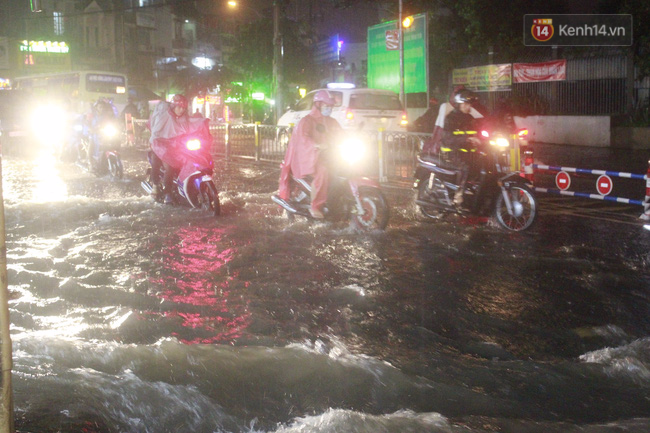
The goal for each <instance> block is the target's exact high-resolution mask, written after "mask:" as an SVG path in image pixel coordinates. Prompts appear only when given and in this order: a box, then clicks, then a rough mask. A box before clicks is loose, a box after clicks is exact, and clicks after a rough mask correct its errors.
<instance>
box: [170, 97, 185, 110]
mask: <svg viewBox="0 0 650 433" xmlns="http://www.w3.org/2000/svg"><path fill="white" fill-rule="evenodd" d="M171 105H172V110H173V109H174V108H176V107H183V108H185V109H186V110H187V105H188V104H187V98H186V97H185V96H183V95H174V97H173V98H172V102H171Z"/></svg>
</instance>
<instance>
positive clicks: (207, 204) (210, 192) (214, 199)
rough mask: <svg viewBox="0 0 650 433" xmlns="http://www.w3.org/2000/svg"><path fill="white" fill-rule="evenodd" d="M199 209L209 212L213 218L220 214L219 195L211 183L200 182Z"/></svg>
mask: <svg viewBox="0 0 650 433" xmlns="http://www.w3.org/2000/svg"><path fill="white" fill-rule="evenodd" d="M200 188H201V194H200V200H201V208H202V209H204V210H206V211H210V212H212V213H213V214H214V216H215V217H218V216H219V214H221V203H220V202H219V193H218V192H217V188H216V187H215V186H214V184H213V183H212V182H201V186H200Z"/></svg>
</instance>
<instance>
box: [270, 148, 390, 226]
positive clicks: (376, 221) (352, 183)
mask: <svg viewBox="0 0 650 433" xmlns="http://www.w3.org/2000/svg"><path fill="white" fill-rule="evenodd" d="M366 151H367V146H366V145H365V143H364V142H363V140H361V139H360V138H359V137H356V136H353V137H351V138H348V139H347V140H344V141H342V142H340V143H338V144H337V145H336V146H334V147H333V148H330V149H328V150H327V151H326V152H327V153H328V156H327V157H328V158H329V159H330V166H331V167H336V170H335V172H333V173H332V175H331V176H330V185H329V190H328V198H327V203H326V205H325V208H324V209H323V214H324V215H325V220H327V221H349V222H350V223H351V224H352V225H354V226H356V227H358V228H360V229H362V230H366V231H370V230H375V229H380V230H383V229H385V228H386V226H387V225H388V219H389V213H390V212H389V207H388V202H387V201H386V198H385V197H384V195H383V193H382V192H381V189H380V186H379V183H378V182H376V181H375V180H373V179H370V178H368V177H362V176H359V175H356V173H355V168H357V169H358V167H360V166H362V164H363V161H364V159H365V154H366ZM311 181H312V179H311V178H310V177H307V178H302V179H299V178H296V177H294V176H292V175H291V176H290V178H289V189H290V197H289V199H288V200H284V199H282V198H281V197H280V196H279V195H277V194H276V195H273V196H271V199H272V200H273V202H275V203H276V204H278V205H280V206H281V207H282V208H283V209H284V210H285V211H286V213H287V215H288V216H289V217H290V218H294V217H295V216H296V215H300V216H303V217H306V218H308V219H312V216H311V214H310V212H309V209H310V206H311V188H312V187H311Z"/></svg>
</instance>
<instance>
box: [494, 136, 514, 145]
mask: <svg viewBox="0 0 650 433" xmlns="http://www.w3.org/2000/svg"><path fill="white" fill-rule="evenodd" d="M490 144H491V145H493V146H498V147H509V146H510V142H509V141H508V139H507V138H503V137H499V138H497V139H496V140H490Z"/></svg>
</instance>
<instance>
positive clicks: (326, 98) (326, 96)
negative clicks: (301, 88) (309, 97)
mask: <svg viewBox="0 0 650 433" xmlns="http://www.w3.org/2000/svg"><path fill="white" fill-rule="evenodd" d="M318 101H320V102H324V103H325V104H326V105H334V104H335V103H336V101H335V100H334V98H332V95H330V92H328V91H327V90H319V91H318V92H316V94H315V95H314V102H318Z"/></svg>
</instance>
